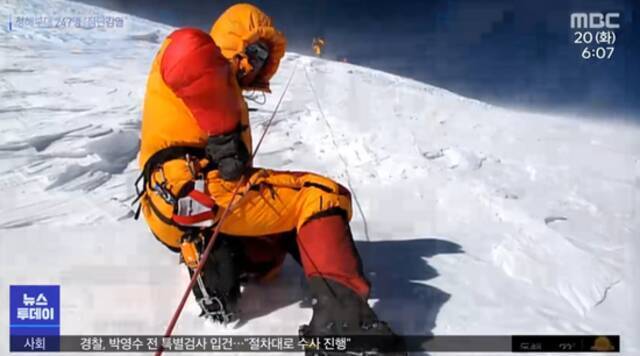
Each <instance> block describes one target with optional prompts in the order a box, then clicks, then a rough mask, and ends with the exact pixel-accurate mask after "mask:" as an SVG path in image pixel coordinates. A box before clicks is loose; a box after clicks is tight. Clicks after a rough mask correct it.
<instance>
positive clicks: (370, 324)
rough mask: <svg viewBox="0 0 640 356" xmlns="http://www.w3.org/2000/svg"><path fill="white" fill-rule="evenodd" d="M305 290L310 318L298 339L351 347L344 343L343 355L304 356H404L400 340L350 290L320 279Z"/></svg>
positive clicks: (310, 280) (313, 353)
mask: <svg viewBox="0 0 640 356" xmlns="http://www.w3.org/2000/svg"><path fill="white" fill-rule="evenodd" d="M309 288H310V289H311V293H312V295H313V299H312V305H313V316H312V318H311V321H310V322H309V325H302V326H301V327H300V330H299V333H300V336H301V337H323V336H325V337H341V336H344V337H348V338H350V339H351V340H352V341H353V342H354V343H347V347H348V350H346V351H340V352H336V351H322V350H307V351H306V353H305V354H306V355H331V356H333V355H394V356H395V355H406V352H404V351H401V350H402V347H403V343H402V339H401V338H400V337H399V336H397V335H396V334H395V333H394V332H393V331H392V330H391V328H390V327H389V326H388V325H387V323H385V322H384V321H381V320H379V319H378V317H377V316H376V314H375V312H374V311H373V310H372V309H371V307H369V304H368V303H367V301H366V299H364V298H363V297H361V296H359V295H358V294H356V293H355V292H354V291H353V290H351V289H350V288H347V287H345V286H344V285H342V284H341V283H338V282H335V281H333V280H330V279H327V278H322V277H312V278H310V279H309ZM320 346H322V344H321V345H320Z"/></svg>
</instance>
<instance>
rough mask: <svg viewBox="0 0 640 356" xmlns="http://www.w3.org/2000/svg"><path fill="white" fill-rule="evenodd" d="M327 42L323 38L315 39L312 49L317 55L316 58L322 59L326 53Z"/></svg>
mask: <svg viewBox="0 0 640 356" xmlns="http://www.w3.org/2000/svg"><path fill="white" fill-rule="evenodd" d="M324 45H325V41H324V38H322V37H314V38H313V42H312V43H311V48H312V49H313V53H315V55H316V57H322V53H323V51H324Z"/></svg>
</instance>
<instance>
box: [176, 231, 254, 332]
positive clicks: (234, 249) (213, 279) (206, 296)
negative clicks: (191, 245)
mask: <svg viewBox="0 0 640 356" xmlns="http://www.w3.org/2000/svg"><path fill="white" fill-rule="evenodd" d="M195 245H196V248H197V250H198V251H199V252H200V253H201V252H202V251H204V248H205V246H206V245H205V244H204V241H197V242H195ZM183 251H184V249H183ZM199 257H200V255H198V258H199ZM183 258H184V257H183ZM243 261H244V255H243V252H242V246H241V245H240V244H239V243H238V241H237V240H235V239H233V238H230V237H228V236H225V235H223V234H220V235H218V237H217V239H216V241H215V245H214V247H213V251H212V252H211V254H210V255H209V258H208V260H207V262H206V263H205V265H204V268H203V269H202V272H201V273H200V276H198V279H197V280H196V283H195V285H194V286H193V295H194V297H195V299H196V301H197V302H198V305H200V308H201V309H202V313H201V314H200V316H202V317H205V318H208V319H211V320H213V321H215V322H219V323H223V324H226V323H228V322H230V321H232V320H234V319H235V316H236V315H235V314H236V312H237V310H236V307H237V303H238V299H239V298H240V285H241V280H242V278H243V271H242V265H243ZM188 267H189V276H191V277H192V276H193V272H194V271H195V268H192V267H190V266H188Z"/></svg>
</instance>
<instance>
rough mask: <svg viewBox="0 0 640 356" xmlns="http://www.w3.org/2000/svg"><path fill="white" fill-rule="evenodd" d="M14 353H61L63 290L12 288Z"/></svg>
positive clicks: (27, 286)
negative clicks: (61, 298)
mask: <svg viewBox="0 0 640 356" xmlns="http://www.w3.org/2000/svg"><path fill="white" fill-rule="evenodd" d="M9 295H10V296H9V315H10V317H9V320H10V327H9V330H10V331H9V333H10V338H11V340H10V347H9V349H10V351H11V352H44V351H47V352H51V351H60V286H55V285H14V286H10V287H9Z"/></svg>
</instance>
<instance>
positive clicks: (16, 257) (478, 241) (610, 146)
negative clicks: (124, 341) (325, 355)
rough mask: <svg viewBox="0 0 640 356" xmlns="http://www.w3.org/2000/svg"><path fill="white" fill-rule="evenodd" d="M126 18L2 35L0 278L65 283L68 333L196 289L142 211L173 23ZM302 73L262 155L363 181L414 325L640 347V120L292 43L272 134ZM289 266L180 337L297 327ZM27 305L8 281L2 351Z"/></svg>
mask: <svg viewBox="0 0 640 356" xmlns="http://www.w3.org/2000/svg"><path fill="white" fill-rule="evenodd" d="M96 13H99V14H111V13H110V12H105V11H103V10H101V9H97V8H92V7H88V6H84V5H79V4H76V3H70V2H65V1H46V2H45V1H38V0H25V1H18V0H9V1H5V2H3V3H2V4H0V18H2V19H3V20H4V19H8V18H9V17H10V16H13V17H16V16H20V15H22V16H36V15H40V14H45V15H48V16H61V15H62V16H89V15H93V14H96ZM116 15H118V16H123V17H124V23H125V27H124V28H123V29H102V30H101V29H76V28H71V29H69V28H67V29H38V28H13V30H12V31H9V29H8V28H7V27H6V26H5V27H3V29H2V30H0V98H1V101H0V102H1V104H0V194H2V196H3V199H2V200H0V295H2V296H7V295H8V293H9V291H8V289H9V285H11V284H39V283H51V284H60V285H61V293H62V333H63V334H109V333H111V334H160V333H162V332H163V331H164V328H165V325H166V323H167V322H168V320H169V318H170V314H171V312H172V311H173V309H174V308H175V306H176V305H177V302H178V298H179V295H180V294H181V293H182V290H183V289H184V287H185V286H186V284H187V278H186V271H185V270H184V268H183V267H179V266H178V265H177V257H176V256H175V255H173V254H171V253H169V252H168V250H166V249H165V248H164V247H163V246H162V245H160V244H159V243H158V242H157V241H156V240H155V239H154V238H153V237H152V236H151V235H150V233H148V231H147V229H146V226H145V224H144V222H142V221H134V220H133V219H132V212H131V209H130V207H129V202H130V201H131V200H132V198H133V195H134V192H133V180H134V179H135V177H136V176H137V174H138V171H137V168H136V167H137V164H136V161H135V159H136V154H137V149H138V144H139V143H138V129H139V126H140V110H141V103H142V98H143V95H144V86H145V80H146V74H147V73H148V69H149V65H150V62H151V59H152V58H153V56H154V54H155V51H156V50H157V48H158V46H159V43H160V41H161V40H162V38H163V37H164V36H165V35H166V34H168V33H169V32H170V31H171V28H169V27H167V26H164V25H161V24H157V23H152V22H149V21H146V20H143V19H140V18H135V17H130V16H127V15H122V14H116ZM213 16H215V14H212V18H213ZM294 71H295V73H293V72H294ZM292 73H293V76H294V77H293V81H292V84H291V87H290V88H289V90H288V91H287V93H286V94H285V97H284V102H283V105H282V107H281V110H280V112H279V113H278V115H277V117H276V119H275V121H274V123H273V125H272V127H271V129H270V132H269V134H268V136H267V138H266V141H265V142H264V144H263V146H262V148H261V152H260V154H259V156H258V158H257V164H259V165H262V166H267V167H273V168H277V169H296V170H302V169H305V170H311V171H315V172H319V173H322V174H325V175H328V176H331V177H333V178H335V179H337V180H339V181H340V182H342V183H344V184H347V185H348V186H349V187H350V188H351V189H352V191H353V192H354V194H355V198H356V203H357V209H356V214H355V216H354V219H353V223H352V226H353V228H354V231H355V235H356V239H357V240H358V246H359V249H360V250H361V252H362V254H363V257H364V260H365V261H364V262H365V268H366V271H367V273H368V275H369V277H370V279H371V280H372V282H373V284H374V290H373V299H372V300H371V303H372V304H374V306H375V309H376V310H377V311H378V313H379V314H380V316H381V317H382V318H384V319H387V320H389V321H390V323H391V324H392V325H393V327H394V328H395V329H397V330H398V331H399V332H403V333H434V334H518V333H520V334H522V333H531V334H533V333H543V334H553V333H560V334H562V333H568V334H576V333H594V334H621V335H622V340H623V350H624V354H625V355H637V354H638V353H640V347H639V344H638V341H637V340H638V336H640V328H639V325H638V317H637V316H638V315H640V309H639V303H638V297H639V296H640V294H638V290H637V286H638V283H637V282H635V283H634V282H632V281H637V280H638V277H639V276H638V274H637V273H638V270H639V269H638V264H637V262H636V261H635V259H637V257H638V253H639V252H640V249H639V248H638V241H637V240H638V239H637V237H638V233H639V232H640V229H639V226H638V221H639V220H638V216H637V214H636V213H637V208H638V206H639V202H640V200H639V199H638V194H637V193H638V189H640V178H639V176H640V140H638V138H640V128H639V127H637V126H632V125H627V124H623V123H614V122H613V121H611V120H609V121H607V122H604V121H586V120H579V119H569V118H561V117H550V116H541V115H534V114H529V113H526V112H514V111H508V110H504V109H501V108H497V107H493V106H490V105H486V104H484V103H481V102H478V101H474V100H470V99H467V98H463V97H460V96H458V95H455V94H453V93H450V92H448V91H446V90H443V89H439V88H435V87H432V86H429V85H426V84H423V83H419V82H416V81H412V80H409V79H405V78H401V77H397V76H393V75H389V74H385V73H382V72H379V71H374V70H370V69H367V68H363V67H357V66H353V65H349V64H345V63H337V62H329V61H325V60H320V59H315V58H308V57H303V56H299V55H296V54H293V53H289V54H288V55H287V57H286V58H285V60H284V61H283V63H282V67H281V69H280V72H279V74H278V75H277V76H276V77H275V79H274V81H273V83H272V87H273V94H272V95H270V96H268V97H267V101H266V104H264V105H257V104H251V105H250V106H252V107H256V108H258V111H257V112H255V113H253V116H252V126H253V130H254V131H253V132H254V134H255V135H258V134H260V133H261V132H262V130H263V128H264V124H265V122H266V120H267V119H268V117H269V115H270V113H271V111H272V110H273V108H274V106H275V102H276V101H277V99H278V98H279V97H280V95H281V94H282V90H283V87H284V83H285V82H286V81H287V79H288V78H289V77H290V76H291V75H292ZM290 262H291V261H288V264H287V268H286V269H285V273H284V274H283V275H282V276H281V277H280V278H279V279H278V280H277V281H275V282H274V283H273V284H272V285H266V286H256V285H250V286H248V287H247V288H246V290H245V295H244V297H243V302H242V308H243V310H244V315H243V317H242V319H241V320H240V321H239V322H238V323H237V324H234V325H231V326H229V327H227V328H226V329H225V328H224V327H221V326H216V325H210V324H207V323H204V322H203V321H202V320H201V319H199V318H198V317H197V313H198V307H197V306H196V305H195V303H193V301H191V302H190V303H189V304H188V305H187V308H186V309H185V312H184V313H183V316H182V318H181V320H180V322H179V323H178V326H177V328H176V331H175V333H176V334H190V333H191V334H200V333H228V334H251V333H262V334H267V333H280V334H295V333H296V332H297V326H298V325H299V324H302V323H305V322H307V321H308V320H309V318H310V315H311V311H310V309H308V308H305V307H302V306H301V305H300V303H299V302H300V300H301V298H302V296H303V295H304V290H303V288H301V286H300V279H301V273H300V271H298V270H297V268H295V266H294V265H293V264H291V263H290ZM634 273H635V274H634ZM634 288H636V289H634ZM7 321H8V302H7V299H5V298H1V299H0V354H1V353H4V352H6V350H8V335H9V333H8V322H7ZM634 339H635V340H634Z"/></svg>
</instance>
